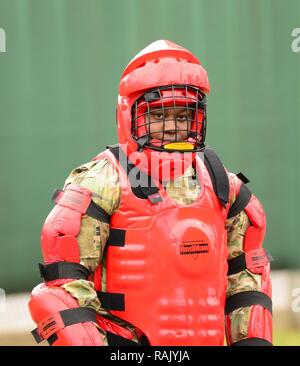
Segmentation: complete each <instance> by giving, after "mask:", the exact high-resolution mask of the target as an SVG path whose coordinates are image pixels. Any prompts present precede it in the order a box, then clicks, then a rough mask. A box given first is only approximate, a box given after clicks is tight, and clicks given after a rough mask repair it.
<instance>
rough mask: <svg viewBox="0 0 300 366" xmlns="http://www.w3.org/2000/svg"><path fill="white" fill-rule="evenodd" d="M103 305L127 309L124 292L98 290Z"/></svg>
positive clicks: (104, 306) (121, 309)
mask: <svg viewBox="0 0 300 366" xmlns="http://www.w3.org/2000/svg"><path fill="white" fill-rule="evenodd" d="M97 295H98V298H99V300H100V303H101V306H102V307H103V308H105V309H108V310H120V311H123V310H125V296H124V294H119V293H113V292H102V291H97Z"/></svg>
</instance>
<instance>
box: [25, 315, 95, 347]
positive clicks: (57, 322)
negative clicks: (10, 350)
mask: <svg viewBox="0 0 300 366" xmlns="http://www.w3.org/2000/svg"><path fill="white" fill-rule="evenodd" d="M85 322H95V323H96V311H95V310H94V309H92V308H73V309H67V310H62V311H60V312H58V313H56V314H54V315H52V316H50V317H48V318H46V319H44V320H43V321H41V322H40V323H39V325H38V327H37V328H36V329H34V330H33V331H32V332H31V333H32V335H33V336H34V339H35V340H36V342H37V343H40V342H42V341H43V340H45V339H48V338H49V337H51V336H52V335H53V334H55V333H57V332H58V331H60V330H62V329H64V328H65V327H68V326H69V325H73V324H77V323H85Z"/></svg>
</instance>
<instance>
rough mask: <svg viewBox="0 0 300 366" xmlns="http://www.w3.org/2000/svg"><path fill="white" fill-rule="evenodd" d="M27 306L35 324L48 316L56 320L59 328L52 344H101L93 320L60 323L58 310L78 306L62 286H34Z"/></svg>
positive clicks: (99, 335)
mask: <svg viewBox="0 0 300 366" xmlns="http://www.w3.org/2000/svg"><path fill="white" fill-rule="evenodd" d="M28 307H29V311H30V313H31V317H32V319H33V320H34V322H35V323H36V324H37V326H39V325H40V324H41V323H42V322H44V324H46V322H47V319H48V318H51V319H56V320H57V323H58V324H57V329H59V328H61V329H59V330H58V331H57V332H55V336H56V337H57V339H56V340H55V341H54V343H53V345H54V346H102V345H103V339H102V336H101V334H100V332H99V331H98V328H97V326H96V325H95V324H94V323H93V322H84V323H77V324H73V325H69V326H66V327H64V326H63V325H61V324H60V323H61V322H60V317H59V312H60V311H63V310H67V309H73V308H80V307H79V305H78V303H77V301H76V300H75V299H74V298H73V297H72V296H71V295H69V294H68V293H67V292H66V291H65V290H64V289H63V288H61V287H48V286H46V285H45V284H40V285H38V286H36V287H35V288H34V289H33V291H32V294H31V299H30V301H29V304H28ZM52 323H53V322H52ZM49 325H51V324H49ZM46 328H47V327H46ZM44 329H45V328H44ZM41 330H42V329H41Z"/></svg>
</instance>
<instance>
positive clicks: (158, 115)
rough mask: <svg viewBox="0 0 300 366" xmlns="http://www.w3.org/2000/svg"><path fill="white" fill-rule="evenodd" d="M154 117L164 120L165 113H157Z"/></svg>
mask: <svg viewBox="0 0 300 366" xmlns="http://www.w3.org/2000/svg"><path fill="white" fill-rule="evenodd" d="M154 117H155V118H156V119H163V117H164V115H163V113H155V114H154Z"/></svg>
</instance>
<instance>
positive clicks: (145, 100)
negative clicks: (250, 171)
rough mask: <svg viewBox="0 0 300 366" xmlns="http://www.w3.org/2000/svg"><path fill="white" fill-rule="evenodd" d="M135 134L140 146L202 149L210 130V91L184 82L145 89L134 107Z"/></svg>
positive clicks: (132, 131)
mask: <svg viewBox="0 0 300 366" xmlns="http://www.w3.org/2000/svg"><path fill="white" fill-rule="evenodd" d="M131 114H132V121H131V135H132V138H133V139H134V140H135V141H136V142H137V144H138V145H139V147H140V149H143V148H144V147H148V148H149V149H151V150H157V151H166V150H167V151H170V152H171V151H179V152H186V151H201V150H203V148H204V141H205V134H206V118H207V113H206V95H205V94H204V93H203V92H202V91H201V90H200V89H199V88H197V87H194V86H191V85H184V84H179V85H176V84H173V85H167V86H160V87H157V88H153V89H151V90H148V91H147V92H145V93H144V94H143V95H142V96H140V97H139V98H138V99H137V100H136V101H135V102H134V103H133V105H132V108H131Z"/></svg>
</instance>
